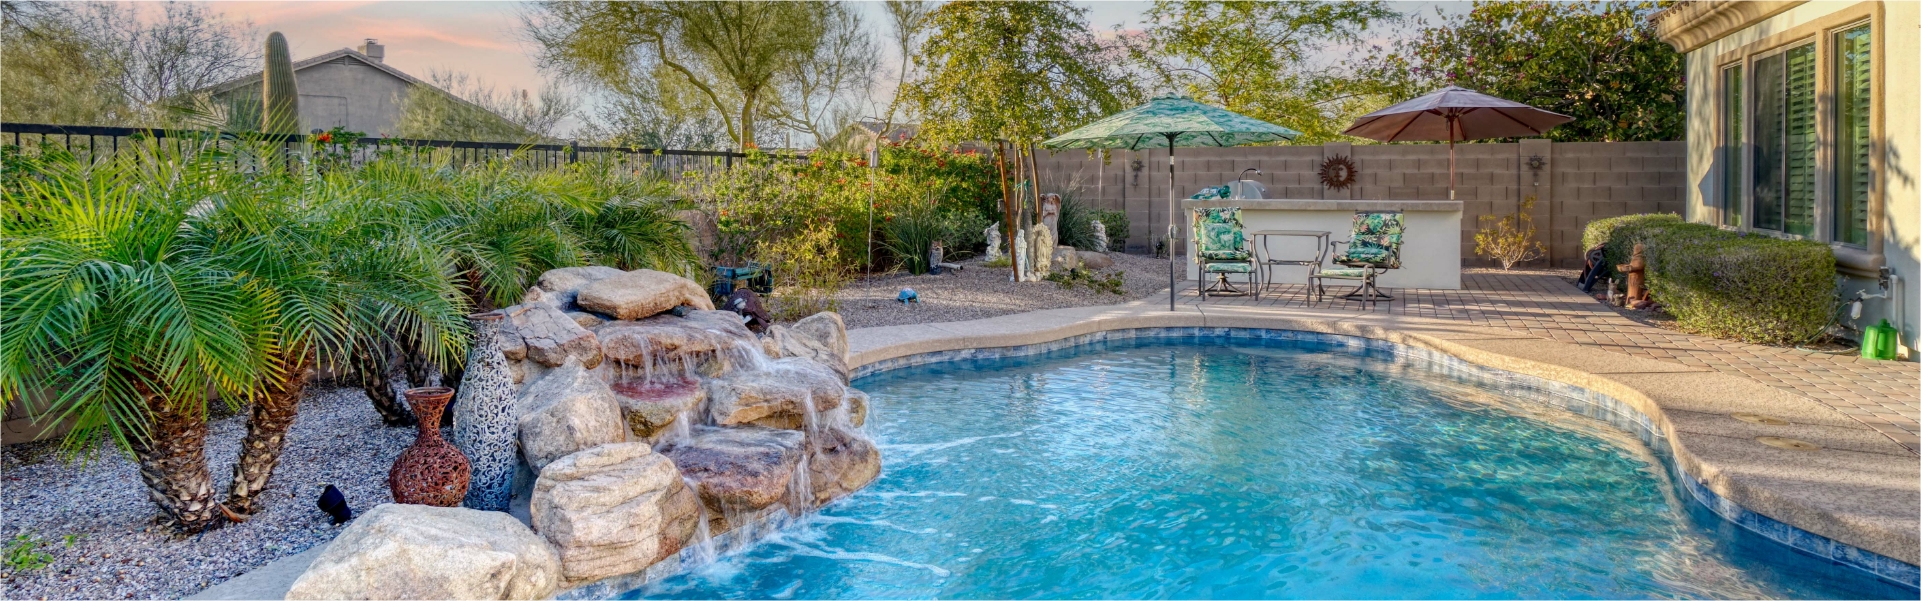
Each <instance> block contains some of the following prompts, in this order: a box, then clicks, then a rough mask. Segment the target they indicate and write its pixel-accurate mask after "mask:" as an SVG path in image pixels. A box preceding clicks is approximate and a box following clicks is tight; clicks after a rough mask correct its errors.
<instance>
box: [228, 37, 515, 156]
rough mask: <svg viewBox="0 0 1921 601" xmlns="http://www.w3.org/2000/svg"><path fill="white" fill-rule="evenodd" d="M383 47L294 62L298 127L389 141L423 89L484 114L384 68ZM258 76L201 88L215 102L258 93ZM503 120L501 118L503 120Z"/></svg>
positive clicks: (346, 50) (372, 44) (369, 43)
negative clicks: (406, 105)
mask: <svg viewBox="0 0 1921 601" xmlns="http://www.w3.org/2000/svg"><path fill="white" fill-rule="evenodd" d="M386 55H387V53H386V47H385V46H382V45H380V44H378V43H375V42H374V40H372V39H368V40H367V42H366V43H364V44H361V45H360V48H359V49H357V50H355V49H349V48H341V49H339V50H335V51H333V52H329V53H326V54H322V55H320V56H316V57H312V58H308V59H305V60H300V61H295V62H294V64H293V69H294V82H295V84H296V86H297V87H299V89H300V129H301V131H311V130H315V129H333V128H335V127H341V128H345V129H346V130H348V131H357V132H361V133H365V134H367V135H370V136H385V137H392V136H394V135H395V134H394V132H395V124H397V123H398V122H399V120H400V111H401V105H402V103H403V101H405V100H406V98H407V94H409V93H410V92H411V91H413V90H415V89H426V90H433V91H436V92H440V93H441V94H446V95H447V97H448V98H452V99H454V100H456V101H458V102H460V103H462V104H467V105H469V106H473V107H474V108H476V109H480V110H481V111H485V110H486V109H482V108H481V107H479V106H478V105H473V104H472V103H469V102H467V101H466V100H462V99H460V98H459V97H457V96H454V95H452V94H447V92H446V91H445V90H441V89H440V88H438V87H435V86H433V85H432V84H429V83H427V82H424V81H421V80H419V79H415V78H414V77H413V76H411V75H408V74H406V73H403V72H401V71H400V70H399V69H395V68H393V67H390V66H388V65H387V64H386V63H384V62H383V60H384V59H385V58H386ZM259 90H260V73H259V72H255V73H253V74H252V75H247V76H245V77H241V78H239V79H235V80H232V81H229V82H226V83H222V84H219V85H215V86H212V87H210V88H207V89H206V90H204V91H205V92H207V93H209V94H210V95H212V96H213V97H214V98H216V99H222V100H225V99H229V98H232V97H233V96H235V95H239V94H254V95H258V94H259ZM501 120H502V121H503V122H505V121H506V119H505V118H502V119H501Z"/></svg>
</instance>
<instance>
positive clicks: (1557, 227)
mask: <svg viewBox="0 0 1921 601" xmlns="http://www.w3.org/2000/svg"><path fill="white" fill-rule="evenodd" d="M1686 153H1687V146H1686V145H1685V144H1684V143H1682V142H1620V143H1562V144H1555V143H1550V142H1548V141H1546V140H1525V141H1522V142H1519V143H1507V144H1458V145H1456V146H1455V162H1456V173H1455V192H1456V196H1455V199H1456V200H1460V201H1462V204H1463V205H1464V212H1463V214H1462V222H1461V228H1462V231H1461V256H1462V257H1463V259H1462V260H1463V262H1465V263H1468V264H1470V265H1482V264H1486V262H1485V261H1484V260H1482V259H1480V258H1478V257H1475V256H1474V232H1475V231H1476V230H1477V229H1478V228H1479V227H1480V226H1479V219H1480V217H1481V216H1482V215H1505V214H1509V213H1512V212H1514V211H1515V210H1516V209H1517V207H1519V206H1520V202H1521V200H1522V199H1524V198H1526V197H1527V196H1529V195H1533V196H1535V197H1536V198H1537V200H1536V202H1535V207H1534V212H1533V213H1532V215H1533V217H1534V222H1535V226H1536V228H1538V233H1537V236H1538V239H1539V240H1541V241H1542V242H1544V243H1547V244H1548V248H1549V254H1550V257H1551V261H1542V262H1540V263H1539V264H1552V265H1557V266H1565V267H1578V266H1579V265H1580V261H1581V250H1582V249H1581V247H1580V245H1581V230H1582V229H1583V228H1585V227H1587V224H1588V222H1589V221H1593V220H1595V219H1599V218H1603V217H1612V216H1617V215H1626V214H1631V213H1650V212H1676V213H1678V212H1680V211H1681V210H1682V208H1683V199H1684V192H1683V190H1682V187H1683V185H1684V183H1685V180H1686V177H1685V175H1686V172H1685V163H1684V159H1685V158H1686ZM1334 155H1346V156H1349V157H1350V158H1352V159H1353V160H1354V163H1355V170H1356V177H1355V183H1354V185H1353V186H1351V187H1349V188H1348V189H1346V190H1341V191H1336V190H1331V189H1328V188H1326V187H1324V186H1322V185H1321V182H1320V175H1319V170H1320V166H1321V162H1322V161H1323V160H1325V159H1326V158H1327V157H1331V156H1334ZM1175 156H1176V157H1177V158H1178V159H1179V165H1178V166H1177V173H1176V175H1175V177H1174V183H1175V192H1176V194H1177V195H1179V196H1180V197H1183V198H1185V197H1187V196H1188V195H1191V194H1193V193H1195V192H1196V191H1199V189H1200V188H1201V187H1203V186H1214V185H1220V184H1223V183H1226V182H1229V181H1233V180H1234V179H1236V178H1237V177H1238V176H1239V175H1240V174H1241V172H1242V170H1244V169H1249V168H1255V169H1260V170H1261V173H1260V174H1259V175H1253V174H1250V175H1249V176H1248V179H1251V180H1254V181H1258V182H1261V183H1262V185H1265V186H1267V197H1268V198H1299V199H1354V200H1447V199H1448V195H1447V190H1448V158H1447V146H1446V145H1442V144H1345V143H1335V144H1327V145H1322V146H1272V147H1241V148H1182V149H1178V150H1177V151H1176V152H1175ZM1535 156H1540V157H1542V164H1541V167H1540V169H1538V170H1536V169H1534V168H1531V167H1529V166H1528V162H1529V159H1530V158H1531V157H1535ZM1135 161H1139V165H1140V169H1138V170H1136V169H1134V162H1135ZM1038 163H1039V165H1040V171H1041V189H1042V191H1043V192H1059V193H1063V194H1072V195H1074V197H1075V198H1078V199H1080V200H1082V201H1083V202H1087V203H1088V204H1090V205H1092V206H1094V207H1096V208H1101V209H1108V210H1125V211H1127V214H1128V219H1129V220H1130V221H1131V223H1132V226H1133V227H1132V230H1131V231H1130V232H1129V233H1128V247H1129V250H1130V251H1131V252H1145V251H1148V250H1150V249H1151V248H1152V246H1151V245H1152V244H1153V237H1154V235H1155V234H1157V233H1158V232H1162V231H1165V228H1166V212H1167V181H1168V177H1167V151H1166V150H1146V151H1137V152H1128V151H1117V152H1113V153H1111V154H1110V156H1109V158H1108V160H1106V161H1102V160H1101V158H1100V157H1099V156H1098V155H1092V156H1090V155H1089V154H1088V153H1087V152H1085V151H1079V150H1074V151H1063V152H1057V153H1051V154H1050V153H1048V152H1046V151H1043V152H1042V154H1041V157H1040V159H1039V160H1038ZM1336 238H1337V239H1345V235H1344V232H1337V233H1336Z"/></svg>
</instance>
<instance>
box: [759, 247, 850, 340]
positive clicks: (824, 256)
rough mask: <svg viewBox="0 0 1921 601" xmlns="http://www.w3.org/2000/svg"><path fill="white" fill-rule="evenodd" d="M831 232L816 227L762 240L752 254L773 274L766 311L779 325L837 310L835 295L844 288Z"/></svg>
mask: <svg viewBox="0 0 1921 601" xmlns="http://www.w3.org/2000/svg"><path fill="white" fill-rule="evenodd" d="M834 236H835V233H834V230H833V229H832V228H830V227H824V226H815V227H811V228H808V229H805V230H802V231H800V232H796V233H795V234H794V235H791V236H787V237H784V238H780V239H774V240H763V241H761V242H760V243H759V244H756V245H755V248H754V250H755V254H756V255H757V256H759V257H760V258H761V260H762V261H765V262H766V263H767V265H768V266H770V267H772V268H773V270H774V284H775V286H776V287H775V288H774V294H773V296H772V297H771V298H769V299H768V301H767V305H768V306H767V310H768V312H769V313H771V314H772V316H773V318H774V319H775V320H778V321H794V320H797V319H800V318H803V317H807V316H809V315H813V314H815V313H819V312H821V311H835V310H838V309H839V308H840V307H839V303H838V302H836V301H835V300H834V295H836V294H838V293H840V290H841V288H842V287H845V286H846V285H847V274H848V272H847V270H846V269H845V268H844V267H843V266H842V262H841V258H840V248H839V245H837V244H835V242H834Z"/></svg>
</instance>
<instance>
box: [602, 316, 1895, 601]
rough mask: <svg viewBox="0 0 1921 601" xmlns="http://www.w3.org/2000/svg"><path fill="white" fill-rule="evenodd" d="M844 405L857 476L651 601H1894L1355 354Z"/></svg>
mask: <svg viewBox="0 0 1921 601" xmlns="http://www.w3.org/2000/svg"><path fill="white" fill-rule="evenodd" d="M856 385H857V386H859V387H860V388H862V389H863V390H865V391H867V392H868V393H869V394H870V395H871V396H872V401H871V411H872V415H871V417H870V418H869V421H868V426H867V429H868V431H869V433H870V434H872V435H873V436H874V437H875V438H876V440H878V441H880V443H881V445H882V453H883V457H884V468H883V472H882V475H881V477H880V479H879V480H877V481H876V482H875V483H874V484H873V485H871V486H870V487H869V488H868V489H867V490H864V491H861V492H859V493H856V494H855V495H853V496H851V497H848V498H847V499H844V500H842V501H840V502H838V503H836V504H834V505H833V506H830V507H828V508H826V509H825V510H824V511H823V512H822V513H821V514H820V515H819V516H816V517H813V518H810V519H807V520H803V521H802V522H801V523H799V524H797V525H795V526H793V527H791V528H789V529H788V530H787V531H785V532H783V533H781V534H779V535H777V536H775V537H774V538H772V539H770V540H768V541H765V542H763V543H761V544H758V545H755V546H753V547H751V548H749V549H747V550H745V551H742V552H739V553H736V554H733V555H729V556H726V557H723V558H721V559H720V560H719V561H717V562H715V563H713V564H710V565H707V566H703V567H699V568H696V569H694V570H693V571H692V572H689V573H686V574H681V575H677V576H673V577H670V578H666V579H663V580H660V581H657V582H654V583H651V584H649V585H648V586H646V587H644V588H642V589H640V590H636V591H632V592H631V593H630V596H632V597H649V598H803V599H815V598H937V597H939V598H1067V597H1077V598H1079V597H1087V598H1517V597H1521V598H1657V597H1658V598H1668V597H1687V598H1766V597H1780V598H1860V597H1899V596H1907V597H1909V598H1912V593H1911V592H1909V591H1905V590H1903V589H1899V588H1895V587H1891V586H1888V585H1886V584H1885V583H1881V582H1879V581H1875V580H1873V579H1871V578H1863V577H1862V576H1860V575H1859V574H1858V573H1854V572H1848V571H1845V570H1842V569H1839V568H1835V567H1832V566H1830V565H1828V564H1827V563H1826V562H1825V561H1821V560H1816V559H1814V558H1811V557H1808V556H1805V555H1800V554H1798V553H1796V552H1794V551H1792V550H1790V549H1788V548H1786V547H1783V546H1781V545H1779V544H1776V543H1773V542H1771V541H1767V540H1765V539H1762V538H1760V537H1758V536H1754V535H1752V534H1748V533H1745V532H1744V531H1741V530H1739V529H1738V528H1733V527H1731V526H1730V525H1728V524H1727V523H1726V522H1724V521H1721V520H1720V519H1719V518H1718V517H1715V516H1713V515H1712V514H1711V513H1708V512H1707V510H1705V509H1704V508H1702V507H1701V506H1700V505H1699V504H1698V503H1693V502H1688V501H1684V500H1683V499H1682V498H1681V497H1680V496H1679V495H1678V494H1677V492H1676V488H1675V486H1674V484H1673V483H1672V482H1671V481H1670V480H1669V477H1668V475H1667V474H1666V473H1665V472H1664V468H1663V465H1664V463H1663V462H1662V461H1661V460H1660V458H1658V457H1655V456H1654V455H1653V454H1651V453H1650V452H1649V451H1648V450H1647V447H1646V446H1645V445H1643V444H1642V443H1641V442H1640V441H1639V440H1637V439H1635V438H1633V437H1632V436H1630V435H1628V434H1625V433H1623V432H1621V431H1619V430H1616V429H1614V428H1612V427H1609V426H1607V425H1605V424H1603V423H1601V422H1598V421H1595V420H1591V419H1589V418H1585V417H1580V416H1577V415H1574V414H1571V413H1568V412H1565V411H1561V410H1558V409H1554V408H1551V407H1547V406H1543V405H1540V404H1537V403H1534V402H1531V401H1529V400H1527V399H1510V398H1503V397H1501V396H1500V395H1498V394H1495V393H1493V392H1490V391H1488V390H1484V389H1481V388H1477V387H1475V386H1472V385H1469V384H1467V383H1465V382H1462V381H1457V380H1454V379H1451V378H1450V377H1448V376H1445V375H1441V374H1440V373H1438V372H1436V371H1431V370H1428V369H1424V367H1423V366H1422V365H1421V364H1420V363H1419V362H1410V361H1408V360H1406V359H1400V360H1396V359H1395V358H1394V357H1393V356H1392V355H1390V354H1387V353H1381V352H1370V353H1356V352H1351V351H1325V350H1309V349H1303V348H1300V347H1298V346H1290V345H1286V344H1280V343H1275V342H1272V341H1262V340H1244V339H1240V340H1228V339H1205V338H1203V339H1192V338H1190V339H1181V340H1168V339H1134V340H1116V341H1107V342H1101V343H1096V344H1090V345H1085V346H1082V347H1077V348H1074V349H1069V350H1063V351H1056V352H1050V353H1046V354H1041V355H1034V356H1029V357H1022V358H1008V359H996V360H972V361H955V362H947V363H937V364H930V365H923V366H918V367H911V368H904V369H899V370H894V371H890V372H884V373H880V374H876V375H873V376H869V377H866V378H863V379H861V380H860V381H858V382H856Z"/></svg>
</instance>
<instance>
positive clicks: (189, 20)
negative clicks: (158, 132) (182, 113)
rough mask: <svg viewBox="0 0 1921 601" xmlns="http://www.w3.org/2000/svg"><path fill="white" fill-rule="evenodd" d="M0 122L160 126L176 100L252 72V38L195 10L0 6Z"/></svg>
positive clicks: (255, 48) (255, 54)
mask: <svg viewBox="0 0 1921 601" xmlns="http://www.w3.org/2000/svg"><path fill="white" fill-rule="evenodd" d="M0 20H3V21H4V26H3V27H0V43H3V44H4V45H5V48H6V55H7V57H6V60H4V61H0V101H3V102H0V117H3V118H5V119H6V120H8V121H33V122H52V123H67V124H85V125H165V124H166V123H165V120H166V119H167V118H168V116H169V115H168V112H167V110H166V109H167V107H168V105H170V104H173V103H175V102H178V101H179V100H180V99H181V98H182V97H183V96H184V95H186V94H187V93H189V92H192V91H194V90H197V89H200V88H204V87H206V86H209V85H213V84H216V83H219V82H222V81H226V80H229V79H232V78H235V77H239V76H240V75H242V74H245V73H247V72H249V71H252V70H254V69H257V68H259V61H260V50H259V49H260V44H259V43H257V42H256V41H255V40H256V39H257V35H258V34H257V32H256V31H254V29H253V26H252V24H250V23H248V22H246V21H233V20H229V19H227V18H225V16H224V15H222V14H221V13H219V12H218V11H216V10H214V9H212V8H209V7H208V6H206V5H202V4H191V3H177V2H169V3H165V4H146V5H141V4H125V3H107V2H87V3H51V2H4V3H0Z"/></svg>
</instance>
